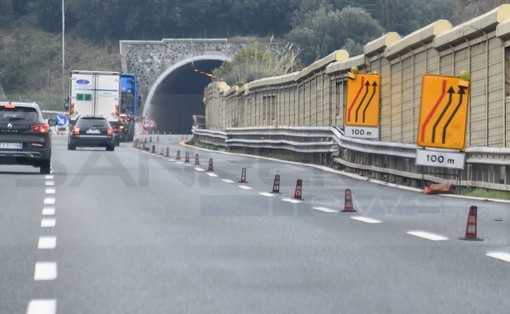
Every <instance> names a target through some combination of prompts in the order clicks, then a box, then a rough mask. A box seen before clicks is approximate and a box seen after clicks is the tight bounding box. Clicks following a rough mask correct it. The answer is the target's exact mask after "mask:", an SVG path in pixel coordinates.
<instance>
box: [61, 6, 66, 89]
mask: <svg viewBox="0 0 510 314" xmlns="http://www.w3.org/2000/svg"><path fill="white" fill-rule="evenodd" d="M65 31H66V15H65V0H62V95H63V96H64V99H65V98H66V70H65V69H66V57H65V53H66V50H65V44H66V42H65Z"/></svg>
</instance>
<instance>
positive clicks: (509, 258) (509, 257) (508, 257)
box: [486, 252, 510, 263]
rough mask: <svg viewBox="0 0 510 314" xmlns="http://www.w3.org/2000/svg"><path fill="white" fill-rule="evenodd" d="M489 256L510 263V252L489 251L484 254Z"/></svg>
mask: <svg viewBox="0 0 510 314" xmlns="http://www.w3.org/2000/svg"><path fill="white" fill-rule="evenodd" d="M486 255H487V256H489V257H492V258H496V259H499V260H501V261H504V262H507V263H510V253H505V252H490V253H487V254H486Z"/></svg>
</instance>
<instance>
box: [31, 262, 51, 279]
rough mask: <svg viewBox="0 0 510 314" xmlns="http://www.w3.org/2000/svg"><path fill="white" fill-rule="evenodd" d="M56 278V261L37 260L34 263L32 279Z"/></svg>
mask: <svg viewBox="0 0 510 314" xmlns="http://www.w3.org/2000/svg"><path fill="white" fill-rule="evenodd" d="M55 279H57V263H55V262H38V263H36V264H35V271H34V280H36V281H40V280H55Z"/></svg>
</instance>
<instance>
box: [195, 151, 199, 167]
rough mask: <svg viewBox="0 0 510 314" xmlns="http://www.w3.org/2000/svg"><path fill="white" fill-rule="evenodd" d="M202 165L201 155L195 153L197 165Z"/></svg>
mask: <svg viewBox="0 0 510 314" xmlns="http://www.w3.org/2000/svg"><path fill="white" fill-rule="evenodd" d="M199 165H200V157H199V156H198V154H195V166H199Z"/></svg>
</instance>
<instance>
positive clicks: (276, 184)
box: [271, 174, 280, 193]
mask: <svg viewBox="0 0 510 314" xmlns="http://www.w3.org/2000/svg"><path fill="white" fill-rule="evenodd" d="M271 193H280V175H279V174H277V175H275V176H274V182H273V191H272V192H271Z"/></svg>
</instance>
